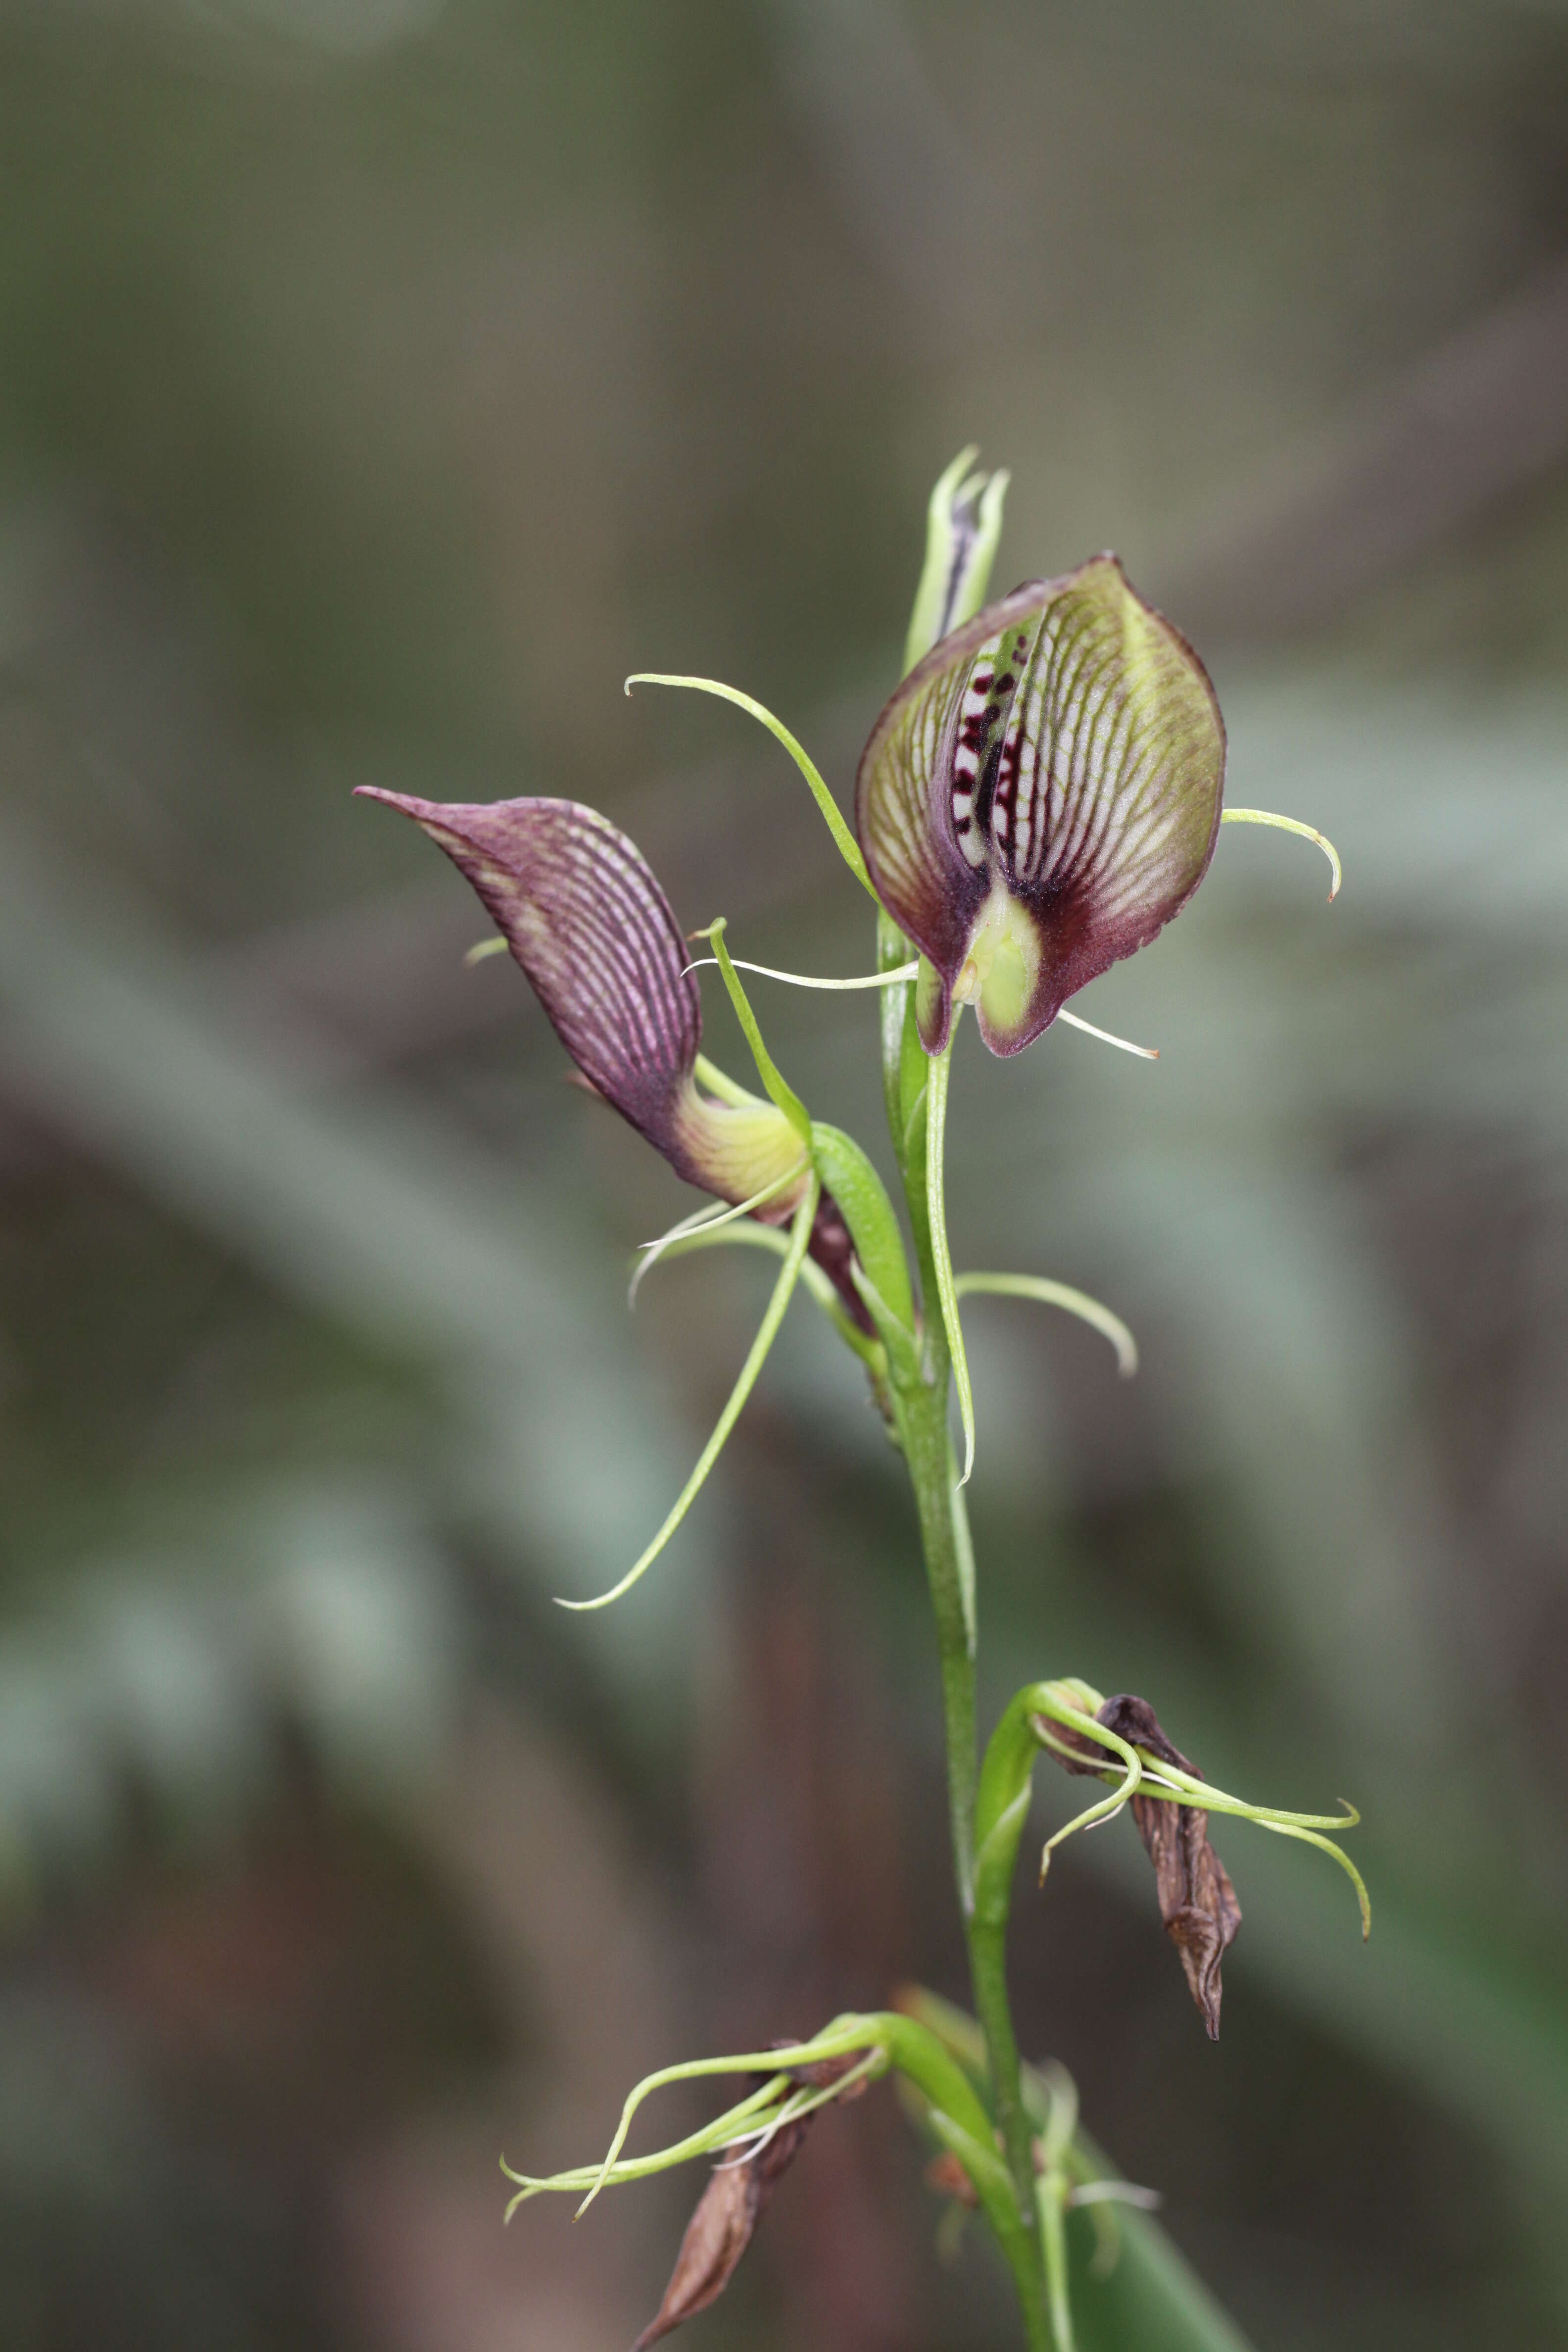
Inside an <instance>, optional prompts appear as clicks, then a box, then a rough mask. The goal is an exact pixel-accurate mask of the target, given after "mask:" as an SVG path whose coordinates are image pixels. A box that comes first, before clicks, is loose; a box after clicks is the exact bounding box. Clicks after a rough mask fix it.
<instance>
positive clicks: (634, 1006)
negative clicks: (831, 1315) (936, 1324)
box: [360, 784, 871, 1332]
mask: <svg viewBox="0 0 1568 2352" xmlns="http://www.w3.org/2000/svg"><path fill="white" fill-rule="evenodd" d="M360 789H361V793H362V796H363V798H364V799H366V800H375V801H383V802H384V803H386V805H387V807H389V808H395V809H398V810H400V811H401V812H402V814H404V815H405V816H409V817H412V818H413V820H414V822H415V823H416V824H417V825H419V826H420V827H421V828H422V829H423V831H424V832H426V833H427V834H428V835H429V836H430V838H431V840H432V841H434V842H435V843H436V844H437V845H438V847H440V848H442V849H444V850H445V851H446V853H447V856H448V857H449V858H450V859H451V860H452V862H453V864H454V865H455V866H457V867H458V871H459V873H461V874H462V875H463V876H464V877H465V878H466V879H467V880H468V882H470V883H471V884H472V886H473V887H474V889H475V891H476V892H477V893H478V895H479V898H481V899H482V900H483V902H484V905H485V906H486V908H488V909H489V913H490V915H491V916H492V917H493V918H494V919H495V922H496V924H497V927H498V928H499V929H500V933H501V936H502V938H503V939H504V940H505V941H506V944H507V946H508V947H509V949H510V951H511V954H512V956H513V958H514V960H515V961H517V962H518V963H519V964H520V965H521V968H522V970H523V971H524V972H525V973H526V975H527V977H528V979H529V980H530V982H531V983H532V986H533V991H534V993H535V995H536V996H537V997H538V998H539V1001H540V1003H542V1005H543V1007H544V1010H545V1012H546V1013H548V1015H549V1017H550V1021H551V1024H552V1027H553V1028H554V1030H555V1034H556V1035H557V1036H558V1037H559V1038H560V1040H561V1042H562V1044H563V1045H564V1046H565V1048H566V1051H567V1052H568V1054H570V1055H571V1056H572V1059H573V1061H574V1063H575V1064H576V1066H577V1068H578V1070H579V1071H580V1072H581V1074H582V1076H583V1077H584V1079H586V1081H587V1083H588V1084H589V1086H590V1087H593V1089H594V1091H595V1093H596V1094H598V1095H602V1096H603V1097H604V1099H605V1101H606V1102H607V1103H610V1104H611V1105H613V1107H614V1108H616V1110H618V1111H619V1112H620V1114H621V1117H622V1118H625V1119H627V1120H629V1122H630V1124H631V1125H632V1126H633V1127H635V1128H636V1129H637V1132H638V1133H639V1135H643V1136H646V1137H647V1140H648V1141H649V1142H650V1143H651V1144H652V1145H653V1146H654V1147H655V1149H656V1150H658V1151H660V1152H662V1153H663V1155H664V1157H665V1158H666V1160H668V1162H669V1164H670V1166H671V1167H672V1168H673V1169H674V1170H675V1171H676V1174H677V1175H678V1176H680V1177H683V1178H684V1179H685V1181H687V1183H689V1184H695V1185H696V1186H697V1187H698V1188H699V1190H700V1191H701V1192H710V1193H712V1194H714V1195H715V1197H716V1198H718V1199H719V1200H721V1201H727V1202H730V1203H731V1205H733V1206H737V1207H738V1206H739V1205H740V1204H741V1203H742V1202H745V1203H747V1204H749V1213H750V1214H752V1216H754V1217H755V1218H756V1219H757V1220H758V1222H759V1223H763V1224H769V1225H776V1224H786V1223H788V1222H789V1220H790V1218H791V1217H792V1216H793V1215H794V1213H795V1209H796V1208H797V1206H798V1205H799V1202H800V1201H801V1198H802V1196H803V1194H804V1192H805V1188H806V1185H807V1182H808V1181H809V1160H808V1157H807V1153H806V1149H805V1143H804V1141H803V1139H802V1136H801V1133H800V1131H799V1129H798V1127H797V1126H796V1125H795V1124H794V1123H792V1121H791V1120H790V1118H789V1117H788V1116H787V1115H786V1113H785V1112H784V1111H783V1110H781V1109H780V1108H779V1107H778V1106H777V1104H775V1103H772V1102H766V1101H763V1100H762V1099H760V1098H759V1097H756V1096H752V1095H748V1094H747V1093H746V1092H745V1091H744V1089H743V1088H742V1087H734V1086H726V1087H725V1098H724V1099H722V1100H721V1099H720V1098H719V1097H717V1096H716V1095H715V1094H713V1093H712V1092H710V1091H708V1090H705V1089H704V1087H703V1086H702V1085H701V1084H700V1080H699V1076H698V1068H699V1063H700V1055H701V1046H702V997H701V992H700V987H699V985H698V981H697V974H696V971H694V969H693V968H692V958H691V950H690V949H689V946H688V943H687V941H686V939H685V937H684V936H683V934H682V932H681V930H680V927H679V924H678V923H677V921H676V919H675V916H674V914H673V912H672V911H671V908H670V904H669V901H668V898H666V897H665V894H664V892H663V890H662V889H661V888H660V887H659V885H658V880H657V878H656V877H655V876H654V874H653V871H652V869H651V868H650V866H648V863H647V859H646V858H645V857H644V856H643V855H642V852H641V851H640V850H639V849H638V848H637V845H636V843H635V842H632V841H629V840H628V839H627V837H626V835H625V834H624V833H622V832H620V831H619V830H618V829H617V827H616V826H615V825H613V824H611V823H610V822H609V820H608V818H607V817H603V816H601V815H600V814H599V813H598V811H597V810H596V809H591V808H587V807H584V804H583V803H581V802H580V801H557V800H515V801H495V802H489V803H471V802H470V803H464V802H452V803H447V802H441V801H426V800H417V799H416V798H414V797H413V796H412V795H411V794H408V793H389V792H383V791H382V790H381V789H380V788H379V787H378V786H376V785H373V784H366V785H363V786H362V787H361V788H360ZM713 1075H714V1076H715V1077H716V1076H717V1073H714V1074H713ZM809 1247H810V1253H811V1255H812V1256H813V1257H814V1258H815V1259H816V1262H817V1263H818V1265H821V1266H822V1267H823V1268H824V1270H825V1271H826V1274H827V1275H828V1276H829V1277H830V1279H831V1280H832V1282H833V1284H834V1286H835V1287H836V1288H837V1291H838V1293H839V1295H840V1297H841V1298H842V1299H843V1301H844V1303H845V1306H846V1307H847V1310H848V1311H849V1313H850V1314H851V1315H852V1316H853V1317H854V1318H855V1320H856V1321H857V1322H858V1324H859V1326H860V1328H862V1329H863V1330H865V1331H867V1332H869V1331H870V1329H871V1322H870V1318H869V1317H868V1314H867V1312H866V1309H865V1307H864V1306H863V1304H862V1303H861V1299H860V1297H859V1294H858V1291H857V1289H856V1287H855V1284H854V1281H853V1278H852V1276H851V1273H850V1259H851V1255H852V1245H851V1244H850V1240H849V1235H848V1232H847V1228H846V1226H845V1223H844V1220H843V1217H842V1216H841V1215H840V1213H839V1212H838V1209H837V1204H836V1202H834V1200H833V1199H832V1197H831V1195H830V1194H828V1193H826V1192H824V1193H823V1194H822V1195H821V1197H820V1198H819V1199H818V1201H817V1203H816V1215H815V1218H814V1220H813V1224H812V1233H811V1240H810V1244H809Z"/></svg>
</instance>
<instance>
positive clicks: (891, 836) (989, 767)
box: [856, 555, 1225, 1054]
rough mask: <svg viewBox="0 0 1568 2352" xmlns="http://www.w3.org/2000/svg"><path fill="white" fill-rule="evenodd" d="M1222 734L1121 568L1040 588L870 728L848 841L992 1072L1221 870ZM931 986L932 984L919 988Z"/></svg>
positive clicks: (921, 678)
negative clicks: (972, 1032) (971, 1025)
mask: <svg viewBox="0 0 1568 2352" xmlns="http://www.w3.org/2000/svg"><path fill="white" fill-rule="evenodd" d="M1224 774H1225V730H1224V727H1223V724H1222V722H1221V719H1220V715H1219V709H1218V705H1217V703H1216V702H1215V697H1214V691H1213V688H1212V687H1211V686H1210V684H1209V681H1208V677H1207V674H1206V673H1205V670H1204V667H1203V665H1202V663H1201V662H1200V661H1199V660H1198V658H1197V656H1196V655H1195V654H1194V652H1193V650H1192V648H1191V646H1189V645H1188V644H1187V642H1186V640H1185V639H1184V637H1183V636H1182V635H1180V633H1179V632H1178V631H1177V630H1176V629H1174V628H1173V626H1172V625H1171V624H1170V623H1169V622H1168V621H1166V620H1164V619H1163V617H1162V616H1161V615H1160V614H1158V613H1155V612H1153V611H1152V609H1151V608H1150V607H1149V606H1148V605H1146V604H1144V603H1143V602H1142V599H1141V598H1140V597H1139V596H1138V595H1137V594H1136V593H1135V592H1134V591H1133V590H1132V589H1131V587H1130V586H1129V585H1128V583H1127V581H1126V579H1125V578H1124V577H1123V574H1122V572H1121V565H1120V564H1119V563H1118V562H1117V561H1116V559H1115V558H1114V556H1109V555H1102V556H1097V557H1095V558H1094V559H1093V561H1092V562H1089V563H1086V564H1083V565H1081V566H1080V567H1079V570H1078V571H1077V572H1069V573H1068V574H1066V575H1065V576H1064V577H1062V578H1061V579H1058V580H1048V581H1034V582H1030V583H1027V584H1026V586H1024V587H1022V588H1018V589H1015V591H1014V592H1013V593H1012V594H1011V595H1010V596H1006V597H1004V598H1003V599H1002V600H1001V601H1000V603H998V604H992V605H990V606H989V607H988V608H987V609H986V610H985V611H984V613H980V614H976V616H975V618H974V619H973V621H971V622H969V623H968V624H966V625H965V626H963V627H962V628H960V629H956V630H954V631H953V632H952V635H949V636H948V637H946V638H944V639H943V640H942V643H941V644H940V645H938V646H935V647H934V648H933V649H932V651H931V653H930V654H929V655H928V656H926V657H925V659H924V660H923V661H921V663H920V664H919V665H918V666H917V667H916V668H915V669H914V670H913V671H912V672H911V673H910V677H908V678H906V679H905V681H904V683H903V685H902V686H901V687H900V688H899V690H898V692H897V693H896V694H895V695H894V696H893V698H892V699H891V700H890V701H889V704H888V706H887V708H886V709H884V711H883V713H882V715H881V717H880V719H879V720H878V722H877V725H876V727H875V728H874V729H873V730H872V734H871V739H870V741H869V742H868V745H867V748H866V751H865V753H864V755H863V757H862V759H861V762H860V770H859V776H858V785H857V793H856V820H857V830H858V834H859V836H860V842H861V846H862V847H863V849H864V850H865V853H866V861H867V865H868V867H869V869H870V874H871V878H872V880H873V881H874V882H875V883H876V885H877V890H878V895H879V898H881V900H882V903H883V905H884V906H885V907H886V908H887V909H888V911H889V914H890V915H891V916H892V918H893V919H894V921H895V922H896V923H897V924H898V925H899V928H900V930H902V931H903V932H904V933H905V934H906V935H907V936H908V937H909V938H910V939H911V940H913V941H914V942H915V944H916V945H917V946H918V947H919V948H920V949H921V951H922V953H923V954H924V956H925V957H926V958H927V960H928V961H929V963H930V964H931V967H932V978H931V982H930V983H928V984H927V985H926V986H924V987H923V988H922V989H921V995H920V1004H919V1010H920V1013H921V1034H922V1038H923V1041H924V1043H925V1045H926V1047H927V1050H928V1051H929V1052H936V1051H938V1050H939V1049H940V1047H941V1046H942V1044H943V1043H944V1042H945V1039H946V1036H947V1033H948V1028H949V1024H950V1022H951V1017H952V999H953V993H954V991H955V989H961V990H962V992H963V994H964V995H966V996H967V995H973V997H974V998H975V1001H976V1003H977V1009H978V1012H979V1016H980V1025H981V1032H982V1034H983V1035H984V1039H985V1042H986V1044H987V1045H989V1046H990V1047H991V1049H992V1051H993V1052H994V1053H1001V1054H1011V1053H1016V1052H1017V1051H1018V1050H1019V1049H1020V1048H1021V1047H1022V1046H1024V1045H1027V1044H1028V1042H1029V1040H1030V1039H1031V1038H1033V1037H1035V1036H1037V1035H1038V1034H1039V1032H1040V1031H1041V1030H1042V1029H1044V1028H1046V1027H1047V1025H1048V1024H1049V1023H1050V1022H1052V1021H1053V1020H1054V1019H1055V1018H1056V1016H1057V1014H1058V1012H1059V1011H1060V1009H1061V1007H1062V1005H1063V1003H1065V1002H1066V1000H1067V999H1068V997H1069V996H1071V995H1073V994H1075V993H1076V992H1077V991H1078V990H1079V989H1080V988H1083V987H1084V986H1086V985H1087V983H1088V982H1089V981H1091V980H1093V979H1095V978H1096V977H1097V976H1098V975H1099V974H1100V972H1102V971H1105V970H1106V969H1107V967H1108V966H1109V965H1110V964H1111V963H1114V962H1115V961H1117V960H1118V959H1119V958H1120V957H1121V956H1125V955H1130V954H1131V952H1132V951H1133V950H1134V949H1136V948H1139V947H1142V946H1143V945H1144V944H1145V943H1146V942H1147V941H1148V940H1151V939H1152V938H1153V936H1154V934H1155V933H1156V932H1157V931H1158V930H1159V929H1161V927H1162V925H1163V924H1164V923H1166V922H1168V921H1169V920H1170V919H1171V917H1172V916H1173V915H1174V914H1175V913H1176V912H1177V911H1178V909H1179V908H1181V907H1182V906H1183V905H1184V903H1185V901H1186V899H1187V898H1189V897H1190V896H1191V894H1192V892H1193V891H1194V889H1195V888H1196V887H1197V885H1198V883H1199V882H1200V881H1201V880H1202V878H1203V876H1204V874H1205V871H1206V869H1207V866H1208V863H1209V859H1210V857H1211V856H1213V852H1214V845H1215V836H1216V833H1217V829H1218V824H1219V817H1220V803H1221V796H1222V791H1223V785H1224ZM922 977H923V976H922Z"/></svg>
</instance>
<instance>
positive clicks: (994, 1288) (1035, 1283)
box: [953, 1274, 1138, 1381]
mask: <svg viewBox="0 0 1568 2352" xmlns="http://www.w3.org/2000/svg"><path fill="white" fill-rule="evenodd" d="M953 1289H954V1292H955V1293H956V1295H957V1296H958V1297H960V1298H968V1297H991V1298H1032V1299H1034V1300H1035V1301H1036V1303H1037V1305H1039V1306H1041V1307H1061V1308H1062V1310H1063V1312H1064V1313H1066V1314H1068V1315H1076V1316H1077V1317H1078V1318H1079V1322H1080V1323H1088V1324H1089V1325H1090V1326H1091V1328H1093V1329H1094V1330H1096V1331H1099V1332H1101V1333H1102V1334H1103V1335H1104V1337H1105V1338H1106V1339H1109V1340H1110V1344H1111V1346H1112V1347H1113V1348H1114V1349H1115V1350H1116V1367H1117V1370H1119V1371H1120V1373H1121V1377H1122V1379H1123V1380H1124V1381H1128V1380H1131V1377H1132V1375H1133V1373H1134V1372H1135V1371H1136V1370H1138V1342H1137V1340H1136V1339H1134V1338H1133V1337H1132V1334H1131V1331H1130V1330H1129V1329H1128V1328H1127V1326H1126V1324H1125V1323H1124V1322H1123V1321H1122V1320H1121V1316H1120V1315H1113V1314H1112V1313H1111V1311H1110V1307H1105V1306H1102V1305H1101V1303H1100V1300H1099V1299H1098V1298H1091V1297H1089V1293H1088V1291H1087V1290H1074V1289H1073V1288H1072V1287H1071V1286H1070V1285H1069V1284H1068V1283H1065V1282H1051V1281H1049V1280H1048V1279H1047V1277H1046V1276H1044V1275H1041V1274H961V1275H960V1276H958V1279H957V1281H956V1282H955V1283H954V1284H953Z"/></svg>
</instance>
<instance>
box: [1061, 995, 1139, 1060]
mask: <svg viewBox="0 0 1568 2352" xmlns="http://www.w3.org/2000/svg"><path fill="white" fill-rule="evenodd" d="M1057 1019H1058V1021H1065V1022H1066V1023H1067V1025H1068V1028H1069V1029H1081V1030H1082V1032H1083V1034H1084V1035H1085V1036H1086V1037H1098V1038H1099V1040H1100V1044H1101V1045H1114V1046H1115V1047H1116V1049H1117V1051H1118V1052H1119V1053H1121V1054H1136V1055H1137V1056H1138V1059H1139V1060H1140V1061H1141V1062H1157V1061H1158V1060H1159V1058H1160V1048H1159V1047H1158V1045H1134V1044H1133V1042H1132V1040H1131V1037H1119V1036H1118V1035H1117V1034H1116V1032H1115V1030H1114V1029H1097V1028H1096V1027H1095V1025H1094V1023H1093V1022H1092V1021H1086V1020H1085V1019H1084V1018H1083V1016H1082V1014H1081V1013H1069V1012H1068V1009H1067V1006H1066V1005H1065V1004H1064V1005H1063V1006H1062V1009H1061V1011H1060V1012H1059V1013H1058V1014H1057Z"/></svg>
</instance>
